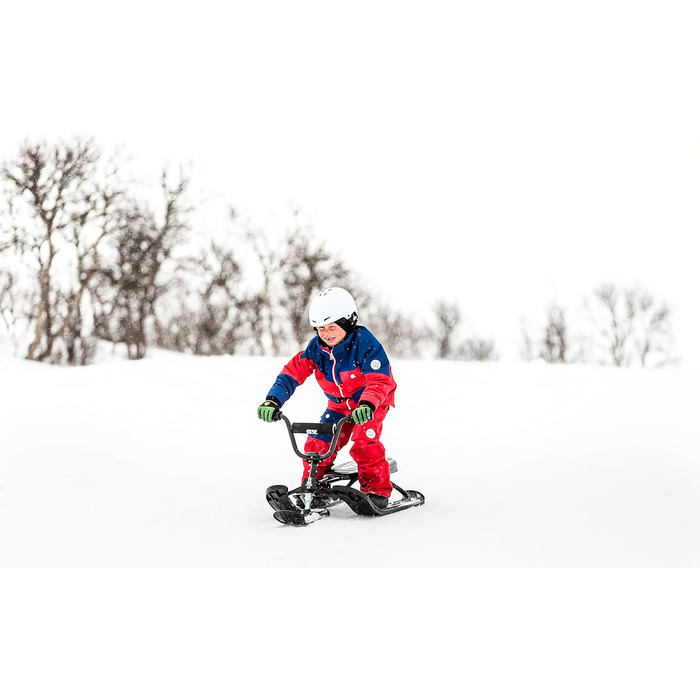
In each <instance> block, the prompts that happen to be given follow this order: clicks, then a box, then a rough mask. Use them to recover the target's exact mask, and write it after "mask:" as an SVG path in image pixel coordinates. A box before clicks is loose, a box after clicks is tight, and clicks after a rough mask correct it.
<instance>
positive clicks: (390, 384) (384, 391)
mask: <svg viewBox="0 0 700 700" xmlns="http://www.w3.org/2000/svg"><path fill="white" fill-rule="evenodd" d="M360 368H361V370H362V374H363V375H364V376H365V381H366V382H367V384H366V386H365V390H364V391H363V392H362V396H361V397H360V401H369V402H370V403H371V404H372V405H373V406H374V407H375V408H379V406H381V405H383V404H388V405H389V406H393V405H394V391H395V390H396V382H395V381H394V376H393V373H392V371H391V365H390V364H389V358H388V357H387V354H386V352H385V351H384V348H383V347H382V345H381V343H380V342H379V341H378V340H377V339H376V338H374V336H370V342H369V343H368V344H367V349H366V351H365V352H364V354H363V357H362V363H361V365H360Z"/></svg>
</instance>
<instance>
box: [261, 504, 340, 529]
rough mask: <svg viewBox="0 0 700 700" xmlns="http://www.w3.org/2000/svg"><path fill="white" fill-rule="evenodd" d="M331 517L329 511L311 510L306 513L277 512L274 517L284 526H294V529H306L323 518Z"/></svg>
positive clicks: (298, 511)
mask: <svg viewBox="0 0 700 700" xmlns="http://www.w3.org/2000/svg"><path fill="white" fill-rule="evenodd" d="M329 515H330V513H329V512H328V511H327V510H310V511H309V512H308V513H304V512H303V511H301V510H296V508H295V509H294V510H276V511H275V512H274V513H273V514H272V517H273V518H274V519H275V520H277V522H280V523H282V524H284V525H293V526H294V527H305V526H306V525H311V523H315V522H316V521H317V520H321V518H326V517H328V516H329Z"/></svg>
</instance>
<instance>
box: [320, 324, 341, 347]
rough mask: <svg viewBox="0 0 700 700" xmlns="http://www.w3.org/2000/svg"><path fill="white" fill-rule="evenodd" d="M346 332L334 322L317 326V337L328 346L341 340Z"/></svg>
mask: <svg viewBox="0 0 700 700" xmlns="http://www.w3.org/2000/svg"><path fill="white" fill-rule="evenodd" d="M346 335H347V334H346V333H345V331H344V330H343V329H342V328H341V327H340V326H338V325H336V324H335V323H329V324H328V325H327V326H319V327H318V337H319V338H320V339H321V340H322V341H323V342H324V343H325V344H326V345H330V347H335V346H336V345H337V344H338V343H340V342H342V340H343V338H345V336H346Z"/></svg>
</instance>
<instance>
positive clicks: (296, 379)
mask: <svg viewBox="0 0 700 700" xmlns="http://www.w3.org/2000/svg"><path fill="white" fill-rule="evenodd" d="M315 367H316V365H315V364H314V363H313V362H312V361H311V360H310V359H309V358H308V357H307V356H306V351H303V352H300V353H297V354H296V355H295V356H294V357H293V358H292V359H291V360H290V361H289V362H287V364H286V365H285V366H284V367H283V368H282V371H281V372H280V373H279V375H277V379H276V380H275V383H274V384H273V385H272V387H271V388H270V391H268V392H267V395H268V396H274V397H275V398H276V399H278V400H279V402H280V403H281V404H284V403H285V401H287V399H289V397H290V396H291V395H292V394H293V393H294V391H295V390H296V388H297V387H298V386H299V385H300V384H303V383H304V382H305V381H306V380H307V379H308V378H309V377H310V376H311V374H312V372H313V371H314V369H315Z"/></svg>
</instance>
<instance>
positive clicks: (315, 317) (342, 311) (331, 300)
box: [309, 287, 357, 332]
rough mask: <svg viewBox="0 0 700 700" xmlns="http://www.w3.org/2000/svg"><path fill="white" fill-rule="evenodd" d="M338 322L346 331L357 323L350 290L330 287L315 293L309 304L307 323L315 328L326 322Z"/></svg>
mask: <svg viewBox="0 0 700 700" xmlns="http://www.w3.org/2000/svg"><path fill="white" fill-rule="evenodd" d="M338 321H340V322H341V323H338V325H339V326H340V327H341V328H343V329H344V330H345V331H346V332H349V329H352V328H354V327H355V325H357V305H356V304H355V300H354V299H353V298H352V294H350V292H346V291H345V290H344V289H341V288H340V287H330V288H329V289H324V290H323V291H322V292H320V293H319V294H317V295H316V296H315V297H314V298H313V299H312V300H311V305H310V306H309V323H310V324H311V327H312V328H314V329H316V328H318V327H319V326H324V325H325V324H327V323H337V322H338Z"/></svg>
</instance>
